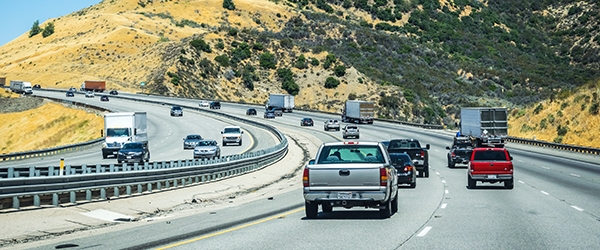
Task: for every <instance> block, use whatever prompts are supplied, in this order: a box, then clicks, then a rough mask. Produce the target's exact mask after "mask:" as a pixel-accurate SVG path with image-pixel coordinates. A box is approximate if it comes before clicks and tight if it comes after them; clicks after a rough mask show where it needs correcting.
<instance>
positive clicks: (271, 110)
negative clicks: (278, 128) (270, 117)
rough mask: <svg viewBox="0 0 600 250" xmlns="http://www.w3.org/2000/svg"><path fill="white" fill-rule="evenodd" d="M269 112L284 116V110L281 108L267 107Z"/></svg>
mask: <svg viewBox="0 0 600 250" xmlns="http://www.w3.org/2000/svg"><path fill="white" fill-rule="evenodd" d="M267 110H268V111H269V112H273V114H275V116H283V110H282V109H280V108H271V109H267Z"/></svg>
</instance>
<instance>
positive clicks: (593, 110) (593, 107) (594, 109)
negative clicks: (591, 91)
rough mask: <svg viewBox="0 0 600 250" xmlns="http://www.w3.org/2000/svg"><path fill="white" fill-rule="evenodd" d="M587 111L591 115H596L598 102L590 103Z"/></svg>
mask: <svg viewBox="0 0 600 250" xmlns="http://www.w3.org/2000/svg"><path fill="white" fill-rule="evenodd" d="M588 111H589V112H590V114H591V115H597V114H598V112H599V111H600V110H599V107H598V103H597V102H594V103H592V105H590V109H589V110H588Z"/></svg>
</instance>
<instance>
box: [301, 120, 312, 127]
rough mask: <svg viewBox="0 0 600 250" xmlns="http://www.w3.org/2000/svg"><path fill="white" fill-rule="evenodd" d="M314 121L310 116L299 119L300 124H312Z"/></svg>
mask: <svg viewBox="0 0 600 250" xmlns="http://www.w3.org/2000/svg"><path fill="white" fill-rule="evenodd" d="M314 125H315V123H314V121H313V119H312V118H302V120H300V126H314Z"/></svg>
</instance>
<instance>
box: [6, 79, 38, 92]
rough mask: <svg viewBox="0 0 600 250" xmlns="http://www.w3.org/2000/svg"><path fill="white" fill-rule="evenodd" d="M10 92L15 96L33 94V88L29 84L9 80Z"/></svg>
mask: <svg viewBox="0 0 600 250" xmlns="http://www.w3.org/2000/svg"><path fill="white" fill-rule="evenodd" d="M10 90H11V91H12V92H15V93H17V94H25V95H28V94H33V88H32V87H31V83H30V82H24V81H17V80H11V81H10Z"/></svg>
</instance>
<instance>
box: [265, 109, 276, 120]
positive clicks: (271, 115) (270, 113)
mask: <svg viewBox="0 0 600 250" xmlns="http://www.w3.org/2000/svg"><path fill="white" fill-rule="evenodd" d="M263 117H264V118H267V119H275V112H273V111H270V110H266V111H265V114H264V115H263Z"/></svg>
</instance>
